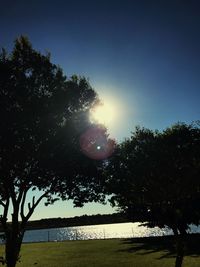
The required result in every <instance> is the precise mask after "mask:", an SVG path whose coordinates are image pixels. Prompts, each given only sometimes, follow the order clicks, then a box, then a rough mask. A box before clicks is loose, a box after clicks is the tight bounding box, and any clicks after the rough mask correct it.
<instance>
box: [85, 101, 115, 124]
mask: <svg viewBox="0 0 200 267" xmlns="http://www.w3.org/2000/svg"><path fill="white" fill-rule="evenodd" d="M113 118H114V108H113V107H112V106H111V105H108V104H106V103H103V104H100V105H97V106H95V107H94V108H93V109H92V110H91V112H90V120H91V121H92V122H97V123H100V124H104V125H105V126H109V123H111V122H112V120H113Z"/></svg>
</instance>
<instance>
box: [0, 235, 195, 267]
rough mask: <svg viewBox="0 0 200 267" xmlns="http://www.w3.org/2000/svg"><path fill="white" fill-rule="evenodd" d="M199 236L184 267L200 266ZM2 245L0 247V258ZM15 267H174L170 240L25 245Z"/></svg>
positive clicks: (113, 240)
mask: <svg viewBox="0 0 200 267" xmlns="http://www.w3.org/2000/svg"><path fill="white" fill-rule="evenodd" d="M199 244H200V237H195V238H193V241H192V242H190V244H189V245H187V247H188V248H187V250H186V256H185V258H184V264H183V267H199V266H200V256H199V252H200V248H199ZM2 254H3V246H0V255H2ZM21 255H22V259H21V262H20V263H18V265H17V267H29V266H38V267H47V266H48V267H111V266H112V267H130V266H134V267H144V266H145V267H173V266H174V263H175V251H174V246H173V244H172V240H171V239H170V238H144V239H141V238H140V239H112V240H88V241H66V242H50V243H32V244H24V245H23V246H22V250H21Z"/></svg>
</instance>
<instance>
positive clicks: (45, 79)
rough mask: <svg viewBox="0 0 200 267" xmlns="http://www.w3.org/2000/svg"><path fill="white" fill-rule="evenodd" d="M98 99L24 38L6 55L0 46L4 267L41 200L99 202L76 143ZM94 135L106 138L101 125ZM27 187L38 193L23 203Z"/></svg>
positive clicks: (92, 171)
mask: <svg viewBox="0 0 200 267" xmlns="http://www.w3.org/2000/svg"><path fill="white" fill-rule="evenodd" d="M98 101H99V100H98V96H97V94H96V93H95V91H94V90H93V89H92V88H91V86H90V84H89V82H88V81H87V80H86V79H85V78H84V77H78V76H75V75H74V76H72V77H71V78H67V77H66V76H65V75H64V74H63V71H62V70H61V68H60V67H58V66H56V65H54V64H52V63H51V61H50V55H49V54H47V55H42V54H41V53H40V52H38V51H36V50H34V49H33V48H32V46H31V44H30V42H29V41H28V39H27V38H25V37H23V36H22V37H20V38H18V39H17V40H16V41H15V44H14V48H13V50H12V52H11V53H10V54H8V53H6V51H5V50H4V49H3V50H2V53H1V54H0V116H1V118H0V206H1V209H2V211H3V212H2V214H1V218H0V221H1V224H2V226H3V229H4V232H5V237H6V263H7V266H9V267H12V266H15V264H16V260H17V258H18V256H19V251H20V246H21V242H22V238H23V235H24V231H25V227H26V223H27V221H28V220H29V218H30V217H31V215H32V213H33V212H34V210H35V208H36V207H37V205H38V204H39V203H40V201H41V200H42V199H43V198H46V203H47V204H51V203H53V202H54V201H55V200H56V199H58V198H62V199H63V200H65V199H72V200H73V201H74V204H75V205H76V206H82V205H83V203H84V202H88V201H98V200H103V195H102V194H101V190H100V176H99V174H98V173H99V169H98V161H95V160H92V159H89V158H88V157H87V156H85V154H84V153H82V149H81V147H80V144H79V143H80V141H79V137H80V136H81V135H82V134H84V132H85V131H88V129H89V128H90V126H91V123H90V121H89V119H88V118H89V117H88V112H89V110H90V108H91V107H93V105H95V104H96V103H97V102H98ZM92 127H94V125H93V126H92ZM101 133H102V135H105V137H104V141H105V142H106V140H107V135H106V129H103V130H101ZM90 141H91V140H90ZM92 141H93V142H96V143H98V140H92ZM97 153H99V152H98V151H97ZM35 189H37V190H39V191H40V192H41V196H40V197H39V198H38V199H36V198H35V197H33V199H32V203H26V202H27V201H26V197H27V194H28V193H29V192H30V191H34V190H35ZM26 205H27V206H28V209H26ZM12 209H13V213H12V222H11V224H8V223H7V218H8V213H9V210H12Z"/></svg>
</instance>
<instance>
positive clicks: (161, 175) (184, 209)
mask: <svg viewBox="0 0 200 267" xmlns="http://www.w3.org/2000/svg"><path fill="white" fill-rule="evenodd" d="M199 174H200V128H199V126H198V124H193V125H186V124H181V123H178V124H176V125H173V126H172V127H170V128H167V129H166V130H164V131H163V132H158V131H151V130H149V129H144V128H139V127H137V128H136V130H135V132H133V133H132V136H131V138H130V139H127V140H125V141H124V142H122V143H121V144H120V145H119V146H118V148H117V149H116V152H115V155H114V156H113V157H112V158H111V159H110V160H109V164H108V165H107V170H106V175H107V177H108V181H107V182H108V185H109V191H110V192H112V193H114V194H115V195H114V196H113V197H112V201H113V204H116V205H118V206H119V207H120V208H122V210H124V211H126V212H127V213H128V214H129V216H130V217H131V218H132V219H133V220H139V221H142V222H148V223H149V226H159V227H164V226H168V227H170V228H172V229H174V230H175V231H176V230H178V231H179V232H181V231H184V230H186V229H188V227H189V225H190V224H191V223H194V224H197V225H198V224H199V219H200V212H199V207H200V206H199V205H200V181H199ZM191 207H192V208H191Z"/></svg>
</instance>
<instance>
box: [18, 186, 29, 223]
mask: <svg viewBox="0 0 200 267" xmlns="http://www.w3.org/2000/svg"><path fill="white" fill-rule="evenodd" d="M27 192H28V189H26V190H25V191H24V192H23V195H22V202H21V211H20V215H21V218H22V220H23V219H24V218H25V216H24V205H25V201H26V195H27Z"/></svg>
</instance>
